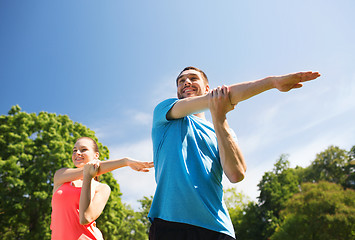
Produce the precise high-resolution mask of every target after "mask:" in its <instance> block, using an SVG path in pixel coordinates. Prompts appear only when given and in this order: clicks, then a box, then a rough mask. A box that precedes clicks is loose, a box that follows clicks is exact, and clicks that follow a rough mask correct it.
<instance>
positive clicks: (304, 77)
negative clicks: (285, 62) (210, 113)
mask: <svg viewBox="0 0 355 240" xmlns="http://www.w3.org/2000/svg"><path fill="white" fill-rule="evenodd" d="M319 76H320V74H319V73H318V72H298V73H291V74H287V75H282V76H275V77H266V78H263V79H260V80H256V81H251V82H243V83H237V84H233V85H230V86H229V92H230V100H231V103H232V104H233V105H236V104H238V103H239V102H241V101H244V100H247V99H249V98H251V97H253V96H255V95H258V94H260V93H262V92H265V91H267V90H270V89H273V88H276V89H278V90H279V91H281V92H287V91H289V90H291V89H294V88H300V87H302V83H303V82H307V81H310V80H314V79H316V78H318V77H319ZM209 94H210V93H208V94H207V95H204V96H198V97H190V98H185V99H181V100H179V101H178V102H177V103H176V104H175V105H174V106H173V107H172V108H171V110H170V111H169V112H168V114H167V118H168V119H177V118H182V117H185V116H187V115H190V114H193V113H198V112H201V111H204V110H206V109H208V99H209V97H208V95H209Z"/></svg>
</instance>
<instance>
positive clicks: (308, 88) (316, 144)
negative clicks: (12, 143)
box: [0, 0, 355, 208]
mask: <svg viewBox="0 0 355 240" xmlns="http://www.w3.org/2000/svg"><path fill="white" fill-rule="evenodd" d="M354 10H355V2H354V1H352V0H348V1H345V0H339V1H330V0H311V1H310V0H299V1H282V0H279V1H276V0H271V1H261V0H260V1H256V0H251V1H235V0H225V1H209V0H207V1H185V0H182V1H175V2H172V1H162V0H159V1H154V0H152V1H143V0H141V1H113V0H106V1H93V0H86V1H83V0H76V1H68V0H62V1H58V0H55V1H44V0H35V1H8V0H0V80H1V87H0V114H7V112H8V111H9V109H10V108H11V106H13V105H16V104H19V105H20V107H21V108H22V110H23V111H26V112H36V113H38V112H40V111H46V112H54V113H57V114H67V115H68V116H69V117H70V118H71V119H72V120H73V121H77V122H80V123H82V124H84V125H86V126H87V127H89V128H90V129H92V130H93V131H95V132H96V135H97V136H98V138H99V141H100V142H101V143H103V144H104V145H106V146H107V147H108V148H109V150H110V156H111V158H121V157H124V156H130V157H133V158H136V159H138V160H142V161H150V160H152V144H151V139H150V132H151V123H152V111H153V109H154V107H155V105H156V104H157V103H159V102H160V101H161V100H163V99H165V98H168V97H175V96H176V89H175V78H176V76H177V74H178V73H179V72H180V71H181V70H182V68H184V67H185V66H190V65H192V66H196V67H199V68H201V69H203V70H204V71H205V72H206V73H207V75H208V77H209V80H210V85H211V87H217V86H218V85H222V84H227V85H228V84H233V83H238V82H244V81H251V80H256V79H260V78H263V77H266V76H271V75H280V74H286V73H290V72H297V71H306V70H313V71H319V72H320V73H321V74H322V76H321V77H320V78H319V79H318V80H316V81H312V82H309V83H307V84H305V86H304V88H302V89H297V90H293V91H291V92H289V93H280V92H278V91H276V90H271V91H269V92H266V93H263V94H261V95H259V96H256V97H254V98H252V99H249V100H247V101H245V102H241V103H240V104H238V106H237V108H236V110H235V111H233V112H231V113H229V114H228V121H229V124H230V126H231V127H232V128H233V129H234V130H235V132H236V133H237V135H238V138H239V145H240V147H241V149H242V150H243V153H244V155H245V158H246V162H247V165H248V171H247V175H246V179H245V180H244V181H243V182H241V183H238V184H234V185H232V184H229V183H228V182H227V181H224V184H225V187H226V188H228V187H236V188H237V189H238V190H239V191H243V192H244V193H245V194H246V195H248V196H249V197H250V198H251V199H252V200H256V197H257V196H258V192H257V186H256V185H257V184H258V183H259V181H260V179H261V177H262V175H263V173H264V172H265V171H270V170H271V169H272V167H273V164H274V163H275V161H276V160H277V159H278V158H279V156H280V155H281V154H284V153H285V154H289V160H290V162H291V166H292V167H295V166H296V165H299V166H303V167H305V166H308V165H309V163H310V162H311V161H312V160H314V158H315V156H316V154H317V153H319V152H320V151H323V150H324V149H326V148H327V147H328V146H330V145H337V146H339V147H341V148H344V149H347V150H349V149H350V147H351V146H353V145H355V134H354V132H355V124H354V119H355V94H354V93H355V44H354V43H355V28H354V23H355V16H354V14H353V12H354ZM114 175H115V178H116V179H117V180H118V182H119V184H120V187H121V191H122V192H123V196H122V198H123V200H124V202H126V203H128V204H131V206H133V207H134V208H137V206H138V204H137V203H136V200H137V199H141V198H142V197H143V196H148V195H153V193H154V190H155V181H154V171H152V172H151V173H147V174H144V173H135V172H133V171H132V170H130V169H119V170H115V171H114Z"/></svg>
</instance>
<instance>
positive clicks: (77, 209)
mask: <svg viewBox="0 0 355 240" xmlns="http://www.w3.org/2000/svg"><path fill="white" fill-rule="evenodd" d="M99 156H100V154H99V150H98V146H97V143H96V142H95V141H94V140H93V139H91V138H89V137H81V138H79V139H78V140H77V141H76V143H75V145H74V147H73V154H72V160H73V163H74V165H75V167H76V169H71V168H62V169H59V170H58V171H57V172H56V173H55V175H54V186H53V197H52V222H51V230H52V239H73V240H74V239H103V237H102V234H101V232H100V230H99V229H98V228H97V227H96V222H95V220H96V219H97V218H98V217H99V216H100V215H101V213H102V211H103V209H104V208H105V205H106V203H107V200H108V198H109V196H110V191H111V190H110V187H109V186H108V185H107V184H103V183H100V182H98V181H97V180H96V179H95V177H96V176H97V175H99V174H103V173H105V172H108V171H112V170H114V169H117V168H121V167H124V166H129V167H131V168H132V169H133V170H136V171H142V172H148V171H149V168H151V167H153V163H152V162H138V161H135V160H132V159H129V158H122V159H118V160H108V161H104V162H101V161H99V160H98V158H99ZM78 219H79V220H78Z"/></svg>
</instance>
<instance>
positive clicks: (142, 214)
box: [137, 196, 153, 236]
mask: <svg viewBox="0 0 355 240" xmlns="http://www.w3.org/2000/svg"><path fill="white" fill-rule="evenodd" d="M138 202H139V203H140V204H141V207H140V211H139V212H138V213H137V214H138V219H139V220H140V221H141V222H142V224H143V225H144V228H145V232H146V234H147V236H148V234H149V228H150V225H151V223H150V221H149V218H148V213H149V210H150V207H151V206H152V202H153V196H149V197H143V199H140V200H138Z"/></svg>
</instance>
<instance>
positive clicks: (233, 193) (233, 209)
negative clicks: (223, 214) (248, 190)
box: [223, 187, 250, 229]
mask: <svg viewBox="0 0 355 240" xmlns="http://www.w3.org/2000/svg"><path fill="white" fill-rule="evenodd" d="M223 199H224V202H225V204H226V207H227V209H228V212H229V215H230V218H231V220H232V223H233V226H234V229H237V226H239V225H240V223H241V218H242V215H243V209H244V208H245V207H246V206H247V205H248V203H249V202H250V199H249V198H248V197H247V196H246V195H245V194H243V192H238V191H237V189H236V188H235V187H233V188H228V189H226V190H224V195H223Z"/></svg>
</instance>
